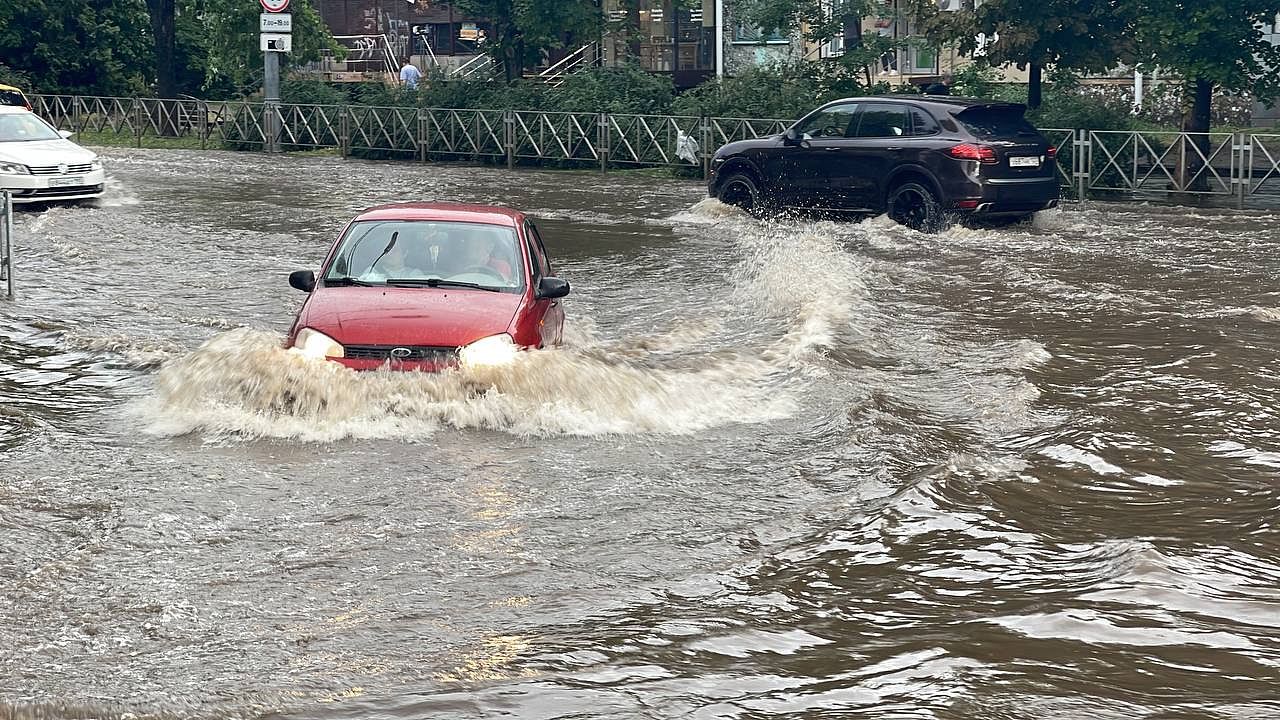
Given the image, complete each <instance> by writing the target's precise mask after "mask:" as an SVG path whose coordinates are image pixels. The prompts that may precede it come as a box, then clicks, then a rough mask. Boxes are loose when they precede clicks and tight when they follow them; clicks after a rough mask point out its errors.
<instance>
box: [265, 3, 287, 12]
mask: <svg viewBox="0 0 1280 720" xmlns="http://www.w3.org/2000/svg"><path fill="white" fill-rule="evenodd" d="M261 2H262V9H263V10H266V11H267V12H284V10H285V8H287V7H289V0H261Z"/></svg>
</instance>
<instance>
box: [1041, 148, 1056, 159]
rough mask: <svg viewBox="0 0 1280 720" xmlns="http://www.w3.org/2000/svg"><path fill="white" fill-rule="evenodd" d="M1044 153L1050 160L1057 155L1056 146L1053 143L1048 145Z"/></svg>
mask: <svg viewBox="0 0 1280 720" xmlns="http://www.w3.org/2000/svg"><path fill="white" fill-rule="evenodd" d="M1044 154H1045V155H1046V156H1048V158H1049V159H1050V160H1052V159H1054V158H1056V157H1058V148H1056V147H1054V146H1053V145H1050V146H1049V149H1048V150H1045V151H1044Z"/></svg>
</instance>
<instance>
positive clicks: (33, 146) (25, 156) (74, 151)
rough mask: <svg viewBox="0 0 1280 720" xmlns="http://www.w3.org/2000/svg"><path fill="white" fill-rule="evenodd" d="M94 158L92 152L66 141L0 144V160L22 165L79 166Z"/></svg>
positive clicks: (94, 155)
mask: <svg viewBox="0 0 1280 720" xmlns="http://www.w3.org/2000/svg"><path fill="white" fill-rule="evenodd" d="M95 157H97V155H96V154H95V153H94V152H93V151H92V150H86V149H84V148H82V147H80V146H79V145H77V144H75V143H73V142H70V141H68V140H61V139H59V140H36V141H33V142H0V160H2V161H5V162H16V163H22V164H23V165H36V166H41V167H45V166H50V165H57V164H59V163H67V164H69V165H79V164H84V163H87V162H91V161H92V160H93V159H94V158H95Z"/></svg>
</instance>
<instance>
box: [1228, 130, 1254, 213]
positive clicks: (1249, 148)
mask: <svg viewBox="0 0 1280 720" xmlns="http://www.w3.org/2000/svg"><path fill="white" fill-rule="evenodd" d="M1237 137H1239V138H1240V142H1239V143H1238V144H1237V145H1236V147H1237V148H1239V150H1240V153H1239V156H1238V157H1239V163H1235V162H1234V161H1235V159H1236V157H1237V156H1236V154H1235V153H1232V160H1233V164H1234V165H1235V167H1232V168H1231V170H1232V173H1231V176H1232V180H1233V182H1235V183H1236V188H1235V190H1236V208H1237V209H1239V210H1243V209H1244V201H1245V197H1246V195H1248V192H1249V185H1251V184H1252V183H1251V181H1250V178H1249V175H1250V174H1251V172H1252V170H1253V143H1251V142H1249V134H1248V133H1244V132H1242V133H1239V135H1237ZM1237 176H1238V177H1237Z"/></svg>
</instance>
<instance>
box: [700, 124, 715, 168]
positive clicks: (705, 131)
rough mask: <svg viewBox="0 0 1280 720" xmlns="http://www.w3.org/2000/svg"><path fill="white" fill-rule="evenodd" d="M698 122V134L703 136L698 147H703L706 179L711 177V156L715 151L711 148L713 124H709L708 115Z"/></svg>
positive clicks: (703, 166) (703, 165)
mask: <svg viewBox="0 0 1280 720" xmlns="http://www.w3.org/2000/svg"><path fill="white" fill-rule="evenodd" d="M698 123H699V125H698V130H699V132H698V134H699V135H701V136H702V137H700V138H698V147H699V148H701V149H702V179H703V180H706V179H707V178H709V177H711V156H712V155H713V154H715V151H714V150H712V149H711V126H710V125H709V124H707V116H706V115H703V116H702V118H701V119H700V120H699V121H698Z"/></svg>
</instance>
